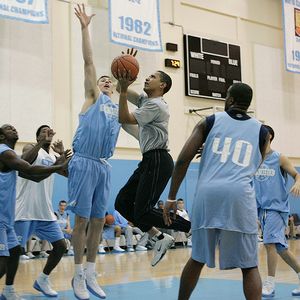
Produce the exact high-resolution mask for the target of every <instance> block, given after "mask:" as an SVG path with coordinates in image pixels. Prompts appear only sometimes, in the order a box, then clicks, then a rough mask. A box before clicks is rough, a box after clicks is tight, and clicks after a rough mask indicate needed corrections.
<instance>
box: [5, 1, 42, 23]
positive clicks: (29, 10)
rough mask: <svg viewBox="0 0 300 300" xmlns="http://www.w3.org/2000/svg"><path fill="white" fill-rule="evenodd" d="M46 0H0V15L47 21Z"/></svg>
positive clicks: (10, 17) (21, 19)
mask: <svg viewBox="0 0 300 300" xmlns="http://www.w3.org/2000/svg"><path fill="white" fill-rule="evenodd" d="M47 1H48V0H0V17H4V18H9V19H15V20H20V21H25V22H30V23H48V10H47V5H48V3H47Z"/></svg>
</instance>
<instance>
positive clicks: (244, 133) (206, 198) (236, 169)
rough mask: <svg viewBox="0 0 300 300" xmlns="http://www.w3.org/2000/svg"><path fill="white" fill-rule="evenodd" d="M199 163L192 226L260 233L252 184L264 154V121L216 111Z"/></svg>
mask: <svg viewBox="0 0 300 300" xmlns="http://www.w3.org/2000/svg"><path fill="white" fill-rule="evenodd" d="M214 116H215V120H214V124H213V126H212V128H211V129H210V131H209V133H208V135H207V138H206V141H205V146H204V150H203V153H202V157H201V162H200V167H199V177H198V182H197V187H196V192H195V199H194V201H193V209H192V217H191V221H192V230H195V229H199V228H219V229H224V230H230V231H237V232H243V233H250V234H251V233H253V234H254V233H257V223H256V220H257V209H256V200H255V193H254V189H253V185H252V180H253V176H254V174H255V172H256V170H257V169H258V167H259V165H260V163H261V160H262V155H261V152H260V147H259V136H260V129H261V126H262V124H261V123H260V122H259V121H257V120H256V119H253V118H248V119H243V120H242V119H235V118H233V117H231V116H230V115H229V114H228V113H227V112H221V113H216V114H215V115H214Z"/></svg>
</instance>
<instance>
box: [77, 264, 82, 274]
mask: <svg viewBox="0 0 300 300" xmlns="http://www.w3.org/2000/svg"><path fill="white" fill-rule="evenodd" d="M81 273H83V266H82V264H75V275H79V274H81Z"/></svg>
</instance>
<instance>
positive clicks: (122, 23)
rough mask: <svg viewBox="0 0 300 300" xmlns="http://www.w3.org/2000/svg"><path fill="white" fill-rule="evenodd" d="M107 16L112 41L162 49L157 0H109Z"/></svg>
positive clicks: (151, 49) (149, 49) (147, 48)
mask: <svg viewBox="0 0 300 300" xmlns="http://www.w3.org/2000/svg"><path fill="white" fill-rule="evenodd" d="M109 16H110V39H111V41H112V42H113V43H117V44H121V45H125V46H128V47H134V48H137V49H143V50H148V51H162V44H161V34H160V18H159V0H110V1H109Z"/></svg>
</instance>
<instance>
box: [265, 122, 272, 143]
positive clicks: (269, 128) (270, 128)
mask: <svg viewBox="0 0 300 300" xmlns="http://www.w3.org/2000/svg"><path fill="white" fill-rule="evenodd" d="M263 127H265V128H266V129H267V130H268V132H269V134H270V135H271V138H270V141H271V142H272V141H273V139H274V137H275V132H274V130H273V128H272V127H271V126H269V125H263Z"/></svg>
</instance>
